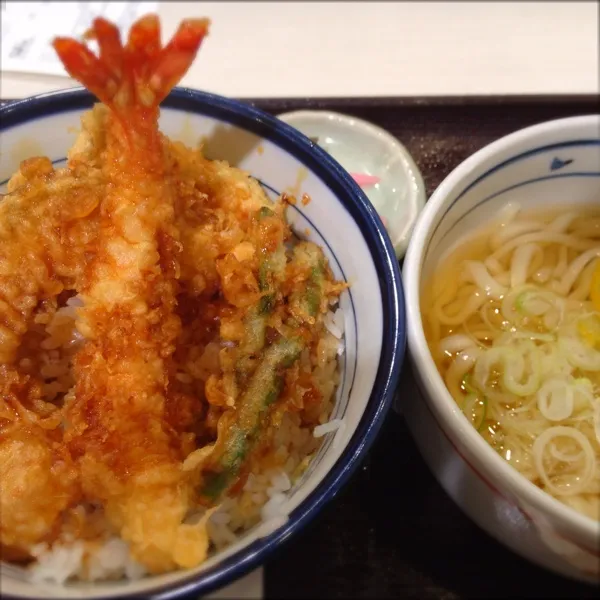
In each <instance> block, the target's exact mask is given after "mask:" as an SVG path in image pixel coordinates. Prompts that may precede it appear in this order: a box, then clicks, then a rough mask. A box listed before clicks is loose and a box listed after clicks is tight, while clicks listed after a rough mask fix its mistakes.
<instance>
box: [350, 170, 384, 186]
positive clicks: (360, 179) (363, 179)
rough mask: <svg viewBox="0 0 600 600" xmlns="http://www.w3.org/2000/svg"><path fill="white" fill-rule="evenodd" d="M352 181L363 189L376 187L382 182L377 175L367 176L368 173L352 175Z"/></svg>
mask: <svg viewBox="0 0 600 600" xmlns="http://www.w3.org/2000/svg"><path fill="white" fill-rule="evenodd" d="M350 175H351V176H352V179H354V181H356V183H358V185H360V186H361V187H368V186H371V185H376V184H377V183H379V182H380V181H381V179H380V178H379V177H376V176H375V175H367V174H366V173H350Z"/></svg>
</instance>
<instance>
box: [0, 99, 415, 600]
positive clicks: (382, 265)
mask: <svg viewBox="0 0 600 600" xmlns="http://www.w3.org/2000/svg"><path fill="white" fill-rule="evenodd" d="M92 104H93V98H92V96H91V95H90V94H89V93H88V92H86V91H82V90H73V91H68V92H57V93H52V94H47V95H44V96H40V97H36V98H31V99H27V100H24V101H21V102H18V103H15V104H13V105H11V106H8V107H4V108H3V109H2V126H1V129H0V143H1V147H2V155H1V163H0V181H2V182H3V185H4V184H5V183H6V180H7V179H8V178H9V177H10V176H11V175H12V174H13V173H14V172H15V171H17V169H18V166H19V162H20V160H22V159H23V158H26V157H30V156H35V155H43V156H48V157H49V158H50V159H51V160H52V161H53V162H54V163H55V164H60V163H61V162H62V161H64V157H65V155H66V151H67V150H68V149H69V148H70V147H71V146H72V144H73V142H74V140H75V136H76V133H77V130H78V129H79V127H80V123H79V121H80V117H81V115H82V113H83V112H85V111H86V110H88V109H89V108H90V107H91V106H92ZM160 127H161V131H162V132H163V133H165V134H166V135H167V136H169V137H170V138H171V139H173V140H179V141H182V142H184V143H185V144H187V145H188V146H191V147H193V146H196V145H197V144H198V143H199V142H202V143H203V145H204V153H205V155H206V156H207V157H208V158H218V159H221V160H227V161H229V162H230V163H231V164H232V165H234V166H238V167H240V168H242V169H244V170H245V171H247V172H249V173H250V174H251V176H252V177H254V178H256V179H257V180H259V182H260V183H261V184H262V186H263V188H264V189H265V191H266V193H267V195H268V196H269V197H270V198H271V199H276V198H277V197H278V196H279V194H280V193H282V192H289V193H291V194H293V195H295V196H297V197H298V198H300V197H302V194H308V195H309V196H310V198H311V202H310V203H309V204H307V205H306V206H305V205H303V204H300V203H298V204H297V205H295V206H290V207H289V208H288V221H289V222H290V224H291V225H292V229H293V230H294V232H295V233H296V234H297V235H298V237H300V238H306V239H308V240H311V241H314V242H315V243H316V244H318V245H319V246H321V247H322V248H323V250H324V253H325V255H326V257H327V259H328V260H329V263H330V265H331V268H332V270H333V272H334V275H335V276H336V278H337V279H338V280H345V281H346V282H348V283H349V284H350V288H349V291H348V292H344V293H343V294H342V296H341V298H340V302H339V306H335V307H332V311H331V313H330V314H329V315H328V316H327V323H326V326H327V329H328V330H329V332H330V333H331V335H332V336H333V338H331V339H336V340H339V343H338V345H337V346H336V348H335V350H334V351H335V352H336V353H337V367H336V365H335V364H334V363H329V364H328V365H326V369H325V370H324V371H323V373H322V381H323V384H324V385H328V382H330V383H329V385H330V388H331V391H332V392H334V388H335V387H336V386H335V383H336V382H337V379H336V377H337V376H336V373H335V371H336V370H337V371H338V372H339V385H337V389H335V393H332V396H331V400H330V406H331V414H330V417H329V420H328V421H327V422H326V423H324V424H322V425H321V426H320V427H319V428H317V430H316V431H315V436H317V435H318V436H322V439H323V443H322V444H321V445H320V446H319V444H318V442H320V440H316V437H315V436H310V435H307V434H306V431H301V430H299V429H298V428H297V427H295V426H294V424H293V423H292V422H290V421H284V423H283V424H282V427H281V429H280V430H279V431H278V433H277V435H278V441H279V442H280V443H281V446H282V447H285V446H286V445H288V447H289V448H292V449H294V450H295V451H297V454H296V455H295V454H294V451H290V452H289V453H288V454H287V455H286V456H285V457H283V459H284V465H285V467H284V468H283V469H279V470H276V471H265V472H261V473H256V474H254V475H251V476H250V477H249V479H248V481H247V483H246V485H245V488H244V491H243V500H242V501H240V502H237V503H234V502H229V501H226V503H225V506H223V507H221V509H219V511H218V513H220V514H218V515H215V517H216V518H214V519H213V520H212V525H211V529H210V536H211V540H212V543H213V545H214V552H213V555H212V556H211V557H210V558H209V559H208V560H207V561H206V562H205V563H204V564H202V566H201V567H199V568H197V569H192V570H188V571H177V572H174V573H170V574H167V575H161V576H152V577H145V578H141V579H136V575H137V574H136V572H135V565H129V566H127V565H126V563H127V560H128V558H127V551H126V549H125V548H124V545H123V544H122V543H120V542H119V540H117V539H114V540H112V541H110V542H108V543H107V544H106V545H105V547H103V548H101V549H100V551H99V552H98V554H97V561H98V564H97V568H98V569H100V570H102V569H106V570H108V571H110V569H111V568H115V567H116V568H118V569H123V568H124V569H125V571H126V573H127V575H129V576H131V577H132V579H131V580H129V581H127V580H118V581H112V582H97V583H94V584H89V583H88V584H84V583H77V582H74V583H72V582H68V583H67V584H66V585H65V587H62V586H60V585H59V584H56V583H48V582H47V581H44V580H40V579H36V578H33V579H32V578H31V576H30V574H29V573H28V572H26V571H25V570H23V569H20V568H17V567H15V566H12V565H5V564H3V565H2V566H1V572H0V577H1V579H0V585H1V587H2V591H3V595H6V596H7V597H10V596H12V597H20V598H40V597H56V596H59V597H73V598H76V597H79V598H100V597H119V598H123V597H128V596H129V595H141V596H144V597H148V596H150V595H151V596H152V597H174V596H176V595H179V594H189V593H191V592H193V593H196V594H200V593H207V592H209V591H210V590H212V589H214V588H216V587H220V586H222V585H224V584H226V583H227V582H230V581H232V580H234V579H235V578H237V577H239V576H241V575H243V574H244V573H245V572H247V571H248V570H249V569H251V568H253V567H255V566H257V565H259V564H260V563H262V561H263V560H264V559H265V557H266V556H267V555H268V554H269V553H270V552H272V551H273V550H274V549H275V548H276V547H278V546H279V545H280V544H281V543H282V542H283V541H284V540H286V539H287V538H289V536H290V535H291V534H292V533H294V532H295V531H296V530H298V529H299V528H300V527H301V526H303V525H305V524H306V523H307V522H308V521H309V519H310V518H312V516H313V515H314V514H315V512H316V511H317V510H318V509H319V508H320V507H321V506H323V504H324V503H325V502H326V501H328V500H330V499H331V498H332V497H333V496H334V495H335V493H336V492H337V491H338V489H339V487H340V486H341V485H342V483H343V482H344V481H345V480H346V479H347V478H348V476H349V475H350V474H351V472H352V471H353V470H354V468H355V467H356V465H357V461H358V459H359V457H360V455H362V454H363V453H364V451H365V450H366V449H367V448H368V446H369V445H370V444H371V443H372V441H373V439H374V437H375V435H376V433H377V431H378V429H379V427H380V425H381V422H382V420H383V417H384V415H385V414H386V412H387V409H388V408H389V404H390V401H391V394H392V393H393V391H394V388H395V385H396V382H397V377H398V371H399V367H400V363H401V361H402V357H403V351H404V343H405V333H404V315H403V297H402V291H401V282H400V276H399V270H398V266H397V262H396V260H395V255H394V251H393V248H392V246H391V243H390V241H389V238H388V237H387V235H386V234H385V230H384V228H383V226H382V224H381V222H380V220H379V218H378V216H377V214H376V212H375V210H374V209H373V207H372V206H371V205H370V203H369V202H368V200H367V199H366V197H365V196H364V195H363V193H362V192H361V191H360V189H359V188H358V186H356V185H355V184H354V182H353V181H352V180H351V178H350V177H349V176H348V174H347V173H346V172H345V171H344V170H343V169H342V168H341V167H340V166H339V165H338V164H337V163H335V161H333V160H332V159H331V158H330V157H329V156H328V155H327V154H326V153H325V152H323V151H322V150H320V149H319V148H318V147H317V146H315V145H314V144H313V143H312V142H310V140H308V139H307V138H305V137H304V136H302V135H301V134H299V133H298V132H296V131H295V130H294V129H292V128H291V127H289V126H287V125H285V124H284V123H282V122H280V121H277V120H276V119H274V118H272V117H269V116H267V115H265V114H264V113H261V112H260V111H258V110H255V109H253V108H250V107H247V106H244V105H243V104H240V103H237V102H234V101H230V100H226V99H224V98H220V97H217V96H212V95H209V94H203V93H200V92H194V91H190V90H184V89H176V90H175V91H174V92H173V93H172V94H171V96H170V97H169V98H168V99H167V100H166V101H165V103H164V105H163V109H162V113H161V121H160ZM349 242H350V243H349ZM76 303H77V301H76V300H74V301H73V302H71V305H70V306H68V307H66V308H64V309H61V310H60V311H59V313H57V315H56V316H55V318H54V321H55V323H54V328H55V329H56V331H57V333H58V332H59V330H60V329H61V327H63V326H67V328H68V326H69V320H72V318H73V315H72V312H73V310H74V304H76ZM57 319H58V321H60V322H56V320H57ZM48 350H49V353H51V352H52V348H49V349H48ZM60 368H61V367H60V365H52V364H49V365H48V367H47V369H48V370H47V372H48V374H49V375H51V376H52V377H56V376H57V375H60V373H59V372H58V371H60ZM57 369H58V370H57ZM181 376H182V377H186V374H185V373H182V374H181ZM317 446H318V451H317V453H316V455H315V456H314V458H313V460H312V461H311V463H310V465H309V466H308V468H307V470H306V471H305V472H304V474H303V475H302V476H301V477H300V478H299V479H298V480H297V481H296V483H295V484H293V483H292V482H293V477H292V474H293V471H294V469H296V468H297V467H298V465H299V462H301V460H302V455H303V454H305V453H306V452H311V451H312V450H313V449H314V448H316V447H317ZM227 502H229V504H227ZM248 514H249V515H251V518H252V519H254V520H258V524H257V525H256V526H254V527H252V528H251V529H250V531H249V532H247V533H245V534H243V535H242V536H238V535H236V533H235V522H236V520H237V521H238V522H239V521H240V519H241V520H244V519H246V518H247V516H248ZM39 552H40V557H41V558H40V559H39V560H40V565H39V567H40V568H38V575H40V569H41V575H42V576H43V571H44V569H46V570H47V572H48V573H54V574H55V575H56V573H60V572H63V571H64V572H67V571H68V570H69V569H73V568H74V567H73V564H74V563H76V562H77V560H78V555H77V552H78V551H77V548H76V547H75V548H74V549H73V548H71V549H69V550H64V551H59V552H53V553H50V554H48V555H47V556H45V555H44V549H43V548H41V549H40V550H39ZM128 569H129V570H128ZM55 578H56V579H59V578H60V577H55Z"/></svg>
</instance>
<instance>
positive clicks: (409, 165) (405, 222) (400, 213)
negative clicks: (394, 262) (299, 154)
mask: <svg viewBox="0 0 600 600" xmlns="http://www.w3.org/2000/svg"><path fill="white" fill-rule="evenodd" d="M277 118H278V119H281V120H282V121H285V122H286V123H287V124H288V125H291V126H292V127H295V128H296V129H298V130H299V131H300V132H301V133H303V134H304V135H306V136H308V137H309V138H312V139H314V138H318V144H319V146H321V147H322V148H323V149H324V150H326V151H327V152H328V153H329V154H330V155H331V156H332V157H333V158H335V160H337V161H338V162H339V163H340V164H341V165H342V167H344V169H346V170H347V171H348V172H350V173H360V174H366V175H374V176H376V177H379V178H380V181H379V183H376V184H375V185H371V186H366V187H364V188H363V191H364V192H365V194H366V195H367V197H368V198H369V200H370V201H371V203H372V204H373V206H374V207H375V209H376V210H377V212H378V213H379V216H380V217H381V219H382V221H383V224H384V225H385V227H386V229H387V231H388V234H389V236H390V238H391V240H392V244H393V245H394V250H395V251H396V256H397V257H398V258H402V257H403V256H404V253H405V252H406V248H407V246H408V242H409V240H410V236H411V233H412V230H413V227H414V224H415V221H416V220H417V217H418V215H419V213H420V212H421V209H422V208H423V206H424V205H425V185H424V183H423V178H422V176H421V173H420V171H419V169H418V167H417V165H416V164H415V162H414V160H413V159H412V157H411V155H410V153H409V152H408V150H407V149H406V148H405V147H404V146H403V145H402V144H401V143H400V142H399V141H398V140H397V139H396V138H395V137H394V136H392V135H391V134H389V133H388V132H387V131H385V130H384V129H382V128H381V127H378V126H376V125H373V124H372V123H369V122H367V121H363V120H362V119H357V118H356V117H352V116H349V115H343V114H340V113H336V112H328V111H318V110H316V111H315V110H301V111H294V112H289V113H284V114H281V115H277Z"/></svg>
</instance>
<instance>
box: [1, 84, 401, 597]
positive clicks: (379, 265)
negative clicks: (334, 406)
mask: <svg viewBox="0 0 600 600" xmlns="http://www.w3.org/2000/svg"><path fill="white" fill-rule="evenodd" d="M95 102H97V100H96V99H95V98H94V96H93V95H92V94H90V93H89V92H88V91H87V90H85V89H83V88H74V89H70V90H60V91H57V92H50V93H47V94H42V95H39V96H32V97H30V98H26V99H23V100H17V101H15V102H11V103H10V104H7V105H4V106H2V107H0V132H3V131H6V130H7V129H9V128H11V127H14V126H15V125H22V124H24V123H27V122H29V121H34V120H36V118H38V117H41V116H48V115H51V114H57V113H61V112H69V111H73V110H82V109H89V108H91V107H92V105H93V104H94V103H95ZM162 107H164V108H172V109H176V110H180V111H185V112H188V113H193V114H198V115H204V116H207V117H213V118H216V119H219V120H221V121H224V122H227V123H230V124H232V125H235V126H237V127H239V128H242V129H246V130H248V131H250V132H252V133H254V134H256V135H259V136H261V137H263V138H265V139H267V140H269V141H271V142H272V143H274V144H276V145H277V146H279V147H280V148H282V149H283V150H284V151H285V152H287V153H288V154H290V155H292V156H294V157H295V158H296V159H297V160H299V161H300V162H301V163H302V164H304V165H305V166H306V167H307V168H308V169H310V170H311V171H312V172H313V173H315V174H316V175H318V177H319V178H321V180H322V181H323V182H324V183H325V185H326V186H327V187H328V188H329V189H330V190H331V191H332V192H333V193H334V194H335V195H336V197H337V198H338V199H339V200H340V202H341V203H342V204H343V205H344V207H345V208H346V210H348V212H349V213H350V214H351V216H352V218H353V219H354V221H355V222H356V223H357V225H358V227H359V228H360V230H361V232H362V234H363V236H364V238H365V241H366V242H367V244H368V246H369V249H370V251H371V256H372V258H373V262H374V264H375V267H376V269H377V274H378V277H379V284H380V289H381V297H382V310H383V332H384V339H383V342H382V349H381V357H380V360H379V367H378V370H377V375H376V378H375V383H374V385H373V389H372V390H371V395H370V398H369V401H368V403H367V405H366V408H365V411H364V413H363V415H362V418H361V420H360V422H359V425H358V427H357V429H356V431H355V432H354V435H353V436H352V438H351V439H350V440H349V442H348V444H347V446H346V448H345V449H344V452H343V454H342V456H341V457H340V458H339V459H338V461H337V462H336V463H335V464H334V466H333V467H332V468H331V470H330V471H329V472H328V473H327V475H325V477H324V478H323V480H322V481H321V482H320V483H319V485H318V486H317V487H316V488H315V489H314V490H313V492H312V493H311V494H309V495H308V496H307V498H306V499H305V500H304V501H303V502H302V503H301V504H300V505H299V506H298V507H297V508H296V509H295V510H293V511H292V512H291V514H290V515H289V520H288V522H287V523H286V525H284V526H283V527H281V528H280V529H279V530H277V531H276V532H274V533H273V534H271V535H269V536H268V537H266V538H263V539H258V540H255V541H254V542H252V543H251V544H249V545H248V546H246V547H245V548H243V549H241V550H240V551H239V552H236V553H235V554H233V555H232V556H229V557H227V558H226V559H224V560H222V561H221V562H219V563H218V564H217V565H215V566H214V567H212V568H210V569H207V570H206V571H204V572H202V573H200V574H194V575H190V576H188V577H186V576H185V575H184V576H182V578H181V579H180V580H178V581H177V582H173V583H171V584H166V585H157V587H156V589H154V590H153V592H152V598H155V599H156V600H171V599H174V598H180V597H183V596H186V595H188V594H195V595H204V594H207V593H209V592H211V591H214V590H215V589H217V588H220V587H223V586H225V585H227V584H229V583H232V582H233V581H235V580H236V579H238V578H240V577H242V576H243V575H245V574H246V573H248V572H249V571H250V570H252V569H254V568H257V567H258V566H260V565H261V564H262V563H263V562H264V561H265V560H266V559H267V558H268V557H269V556H270V555H271V554H272V553H273V552H274V551H275V550H277V549H279V548H280V547H281V546H282V544H283V543H284V542H286V541H287V540H288V539H290V537H292V536H293V535H294V534H295V533H296V532H298V531H300V530H301V529H302V528H303V527H305V526H306V525H307V524H308V523H309V522H310V521H311V520H312V519H313V518H314V517H315V516H316V515H317V513H318V512H319V511H320V510H321V509H322V508H323V506H324V505H325V504H326V503H327V502H329V501H330V500H331V499H333V498H334V496H335V495H336V494H337V493H338V492H339V491H340V489H341V488H342V486H343V485H344V484H345V483H346V482H347V481H348V479H349V478H350V476H351V475H352V474H353V473H354V472H355V470H356V469H357V467H358V466H359V464H360V461H361V460H362V458H364V455H365V454H366V452H367V450H368V449H369V448H370V447H371V445H372V444H373V442H374V441H375V439H376V437H377V434H378V432H379V430H380V428H381V426H382V424H383V421H384V418H385V416H386V414H387V413H388V410H389V408H390V406H391V404H392V399H393V395H394V392H395V390H396V387H397V384H398V378H399V374H400V369H401V365H402V363H403V360H404V353H405V347H406V319H405V305H404V292H403V288H402V280H401V276H400V268H399V264H398V261H397V259H396V255H395V252H394V248H393V246H392V243H391V241H390V239H389V236H388V234H387V233H386V230H385V227H384V226H383V223H382V222H381V219H380V218H379V216H378V214H377V211H376V210H375V208H374V207H373V205H372V204H371V202H370V201H369V200H368V199H367V197H366V195H365V194H364V193H363V191H362V190H361V189H360V187H359V186H358V185H357V184H356V183H355V182H354V180H353V179H352V178H351V177H350V175H349V174H348V173H347V171H345V170H344V168H343V167H342V166H341V165H340V164H339V163H338V162H337V161H335V160H334V159H333V158H332V157H331V156H330V155H329V154H327V153H326V152H325V151H324V150H322V149H321V148H319V147H318V146H317V145H315V144H314V143H313V142H311V140H310V139H308V138H307V137H306V136H305V135H303V134H302V133H300V132H299V131H298V130H296V129H294V128H293V127H291V126H289V125H287V124H286V123H284V122H283V121H280V120H279V119H277V118H275V117H273V116H271V115H269V114H267V113H266V112H264V111H262V110H259V109H257V108H255V107H253V106H251V105H248V104H244V103H243V102H239V101H236V100H231V99H229V98H225V97H222V96H218V95H215V94H209V93H206V92H200V91H196V90H191V89H187V88H175V89H174V90H173V91H172V92H171V94H170V95H169V96H168V97H167V98H166V99H165V100H164V102H163V103H162ZM121 597H122V598H136V597H141V596H140V594H137V593H135V592H134V593H125V594H123V595H122V596H121Z"/></svg>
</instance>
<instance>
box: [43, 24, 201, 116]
mask: <svg viewBox="0 0 600 600" xmlns="http://www.w3.org/2000/svg"><path fill="white" fill-rule="evenodd" d="M209 25H210V22H209V20H208V19H186V20H185V21H183V22H182V23H181V25H180V26H179V29H178V30H177V32H176V33H175V35H174V36H173V38H172V39H171V41H170V42H169V43H168V44H167V45H166V46H164V47H161V43H160V22H159V20H158V17H157V16H156V15H148V16H145V17H143V18H141V19H140V20H139V21H137V22H136V23H135V24H134V25H133V26H132V27H131V30H130V32H129V39H128V41H127V43H126V44H125V45H124V46H123V45H122V44H121V40H120V35H119V30H118V29H117V28H116V27H115V25H113V24H112V23H110V22H108V21H106V20H105V19H102V18H97V19H95V20H94V24H93V26H92V29H91V30H90V31H89V32H88V33H87V35H86V37H87V38H88V39H95V40H96V41H97V42H98V46H99V48H100V54H99V56H96V55H95V54H94V53H93V52H92V51H91V50H90V49H89V48H87V47H86V46H85V45H84V44H82V43H81V42H79V41H77V40H74V39H71V38H63V37H59V38H56V39H55V40H54V42H53V46H54V49H55V50H56V52H57V53H58V56H59V57H60V59H61V61H62V63H63V64H64V66H65V69H66V70H67V72H68V73H69V75H71V77H73V78H74V79H77V80H78V81H80V82H81V83H82V84H83V85H85V86H86V87H87V89H88V90H90V92H92V93H93V94H94V95H95V96H97V97H98V99H99V100H100V101H101V102H103V103H104V104H106V106H108V107H109V108H111V109H113V110H115V111H116V112H117V113H119V112H121V111H123V109H124V108H129V109H132V108H134V107H135V108H136V109H138V110H139V109H142V110H143V109H144V108H145V109H152V108H155V107H157V106H158V105H159V103H160V102H162V101H163V100H164V99H165V98H166V96H167V95H168V93H169V92H170V91H171V89H172V88H173V87H174V86H175V85H177V84H178V83H179V81H180V80H181V78H182V77H183V76H184V75H185V73H186V72H187V70H188V69H189V68H190V65H191V64H192V62H193V61H194V58H195V57H196V53H197V52H198V50H199V48H200V45H201V44H202V40H203V39H204V38H205V37H206V35H207V34H208V28H209Z"/></svg>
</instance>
